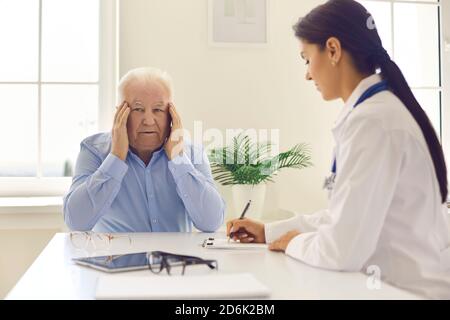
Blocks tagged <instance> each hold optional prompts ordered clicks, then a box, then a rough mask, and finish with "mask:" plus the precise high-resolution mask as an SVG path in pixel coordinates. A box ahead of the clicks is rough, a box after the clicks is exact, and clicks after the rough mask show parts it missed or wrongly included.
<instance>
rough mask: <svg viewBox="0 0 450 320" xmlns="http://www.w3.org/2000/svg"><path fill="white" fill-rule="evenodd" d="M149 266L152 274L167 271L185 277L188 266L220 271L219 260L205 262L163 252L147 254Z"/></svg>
mask: <svg viewBox="0 0 450 320" xmlns="http://www.w3.org/2000/svg"><path fill="white" fill-rule="evenodd" d="M147 259H148V266H149V269H150V271H151V272H153V273H160V272H161V271H162V270H163V269H166V271H167V274H169V275H184V274H185V271H186V267H187V266H194V265H206V266H208V267H209V268H210V269H212V270H218V263H217V260H204V259H202V258H199V257H194V256H185V255H179V254H173V253H168V252H163V251H152V252H149V253H147Z"/></svg>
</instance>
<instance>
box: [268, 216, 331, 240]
mask: <svg viewBox="0 0 450 320" xmlns="http://www.w3.org/2000/svg"><path fill="white" fill-rule="evenodd" d="M330 221H331V220H330V215H329V211H328V209H325V210H320V211H317V212H314V213H312V214H296V215H295V216H294V217H292V218H290V219H287V220H282V221H276V222H272V223H267V224H265V225H264V232H265V236H266V242H267V243H270V242H273V241H274V240H276V239H278V238H279V237H281V236H282V235H283V234H285V233H286V232H288V231H291V230H297V231H298V232H301V233H306V232H312V231H316V230H317V228H318V227H319V226H320V225H322V224H326V223H329V222H330Z"/></svg>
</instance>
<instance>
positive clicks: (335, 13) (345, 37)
mask: <svg viewBox="0 0 450 320" xmlns="http://www.w3.org/2000/svg"><path fill="white" fill-rule="evenodd" d="M294 31H295V35H296V36H297V37H298V38H299V39H303V40H305V41H307V42H309V43H312V44H317V45H319V46H321V47H322V48H324V47H325V44H326V42H327V40H328V39H329V38H330V37H336V38H337V39H339V41H340V42H341V46H342V48H343V49H344V50H346V51H347V52H348V53H349V54H350V55H351V57H352V59H353V62H354V64H355V66H356V68H357V69H358V70H359V71H360V72H361V73H363V74H373V73H375V72H376V71H377V69H380V70H381V76H382V77H383V79H385V80H387V82H388V85H389V88H390V90H391V91H392V92H393V93H394V94H395V95H396V96H397V97H398V98H399V99H400V100H401V101H402V102H403V104H404V105H405V106H406V108H407V109H408V110H409V112H410V113H411V115H412V116H413V118H414V119H415V120H416V122H417V124H418V125H419V127H420V129H421V130H422V133H423V135H424V138H425V141H426V143H427V145H428V150H429V152H430V155H431V158H432V160H433V164H434V169H435V172H436V177H437V180H438V182H439V187H440V191H441V199H442V203H445V202H446V200H447V167H446V165H445V159H444V153H443V151H442V146H441V144H440V142H439V139H438V137H437V135H436V132H435V130H434V128H433V126H432V124H431V122H430V120H429V118H428V116H427V115H426V113H425V111H424V110H423V109H422V107H421V106H420V104H419V103H418V102H417V100H416V98H415V97H414V94H413V93H412V91H411V89H410V87H409V85H408V83H407V81H406V79H405V77H404V76H403V73H402V72H401V70H400V68H399V67H398V66H397V64H396V63H395V62H394V61H392V60H391V58H390V57H389V54H388V53H387V52H386V50H385V49H384V48H383V45H382V43H381V39H380V36H379V35H378V32H377V30H376V28H375V24H374V21H373V18H372V16H371V15H370V13H368V12H367V10H366V9H365V8H364V7H363V6H362V5H361V4H359V3H358V2H356V1H354V0H329V1H328V2H327V3H325V4H323V5H321V6H318V7H316V8H315V9H314V10H312V11H311V12H310V13H309V14H308V15H307V16H306V17H304V18H301V19H300V20H299V21H298V22H297V24H296V25H295V26H294Z"/></svg>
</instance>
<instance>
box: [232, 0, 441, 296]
mask: <svg viewBox="0 0 450 320" xmlns="http://www.w3.org/2000/svg"><path fill="white" fill-rule="evenodd" d="M294 30H295V35H296V36H297V38H298V39H299V40H300V48H301V56H302V58H303V59H304V60H305V62H306V64H307V65H308V70H307V73H306V79H307V80H312V81H314V83H315V85H316V87H317V89H318V90H319V91H320V92H321V94H322V97H323V98H324V100H333V99H337V98H341V99H342V100H343V101H344V107H343V108H342V111H341V113H340V114H339V116H338V119H337V121H336V122H335V126H334V128H333V129H332V132H333V135H334V138H335V142H336V147H335V152H334V154H335V155H334V159H333V160H332V166H331V175H330V177H329V178H328V179H326V182H325V188H326V189H328V191H329V198H330V199H329V200H330V201H329V207H328V209H327V210H324V211H320V212H317V213H315V214H312V215H298V216H296V217H295V218H293V219H289V220H286V221H279V222H275V223H271V224H262V223H260V222H257V221H253V220H250V219H243V220H239V219H236V220H232V221H229V222H228V223H227V234H230V232H231V231H234V232H235V236H234V239H235V240H238V239H239V240H240V241H242V242H262V243H263V242H266V243H269V244H270V246H269V248H270V249H271V250H275V251H283V252H285V253H286V254H287V255H289V256H291V257H293V258H295V259H298V260H300V261H302V262H304V263H307V264H309V265H311V266H315V267H319V268H324V269H330V270H338V271H366V269H367V268H368V267H369V266H376V267H378V270H379V271H380V274H381V278H382V280H384V281H386V282H389V283H391V284H393V285H396V286H398V287H402V288H405V289H408V290H411V291H413V292H415V293H418V294H420V295H424V296H426V297H430V298H450V247H449V245H450V240H449V224H448V221H447V207H446V198H447V171H446V165H445V160H444V155H443V151H442V148H441V145H440V143H439V140H438V137H437V136H436V133H435V131H434V129H433V127H432V125H431V123H430V121H429V119H428V117H427V116H426V114H425V112H424V111H423V109H422V108H421V107H420V105H419V103H418V102H417V100H416V99H415V97H414V95H413V93H412V92H411V90H410V88H409V86H408V84H407V82H406V80H405V78H404V77H403V74H402V72H401V71H400V69H399V68H398V66H397V65H396V64H395V63H394V62H393V61H392V60H391V59H390V57H389V55H388V53H387V52H386V51H385V49H384V48H383V46H382V43H381V40H380V37H379V35H378V32H377V30H376V28H375V26H374V22H373V19H372V17H371V16H370V14H369V13H368V12H367V10H366V9H365V8H364V7H363V6H362V5H360V4H359V3H357V2H356V1H353V0H331V1H328V2H327V3H325V4H323V5H321V6H319V7H317V8H315V9H314V10H313V11H311V12H310V13H309V14H308V15H307V16H306V17H304V18H303V19H300V20H299V22H298V23H297V24H296V25H295V26H294ZM378 69H380V70H381V72H379V73H377V70H378ZM236 232H237V233H236Z"/></svg>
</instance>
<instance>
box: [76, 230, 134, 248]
mask: <svg viewBox="0 0 450 320" xmlns="http://www.w3.org/2000/svg"><path fill="white" fill-rule="evenodd" d="M70 242H71V243H72V245H73V246H74V247H75V248H76V249H86V248H87V247H89V246H92V247H93V248H94V249H108V248H109V247H110V246H111V244H112V243H113V242H114V243H117V244H118V245H127V246H129V245H131V238H130V236H128V235H126V234H112V233H97V232H92V231H80V232H71V233H70Z"/></svg>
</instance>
